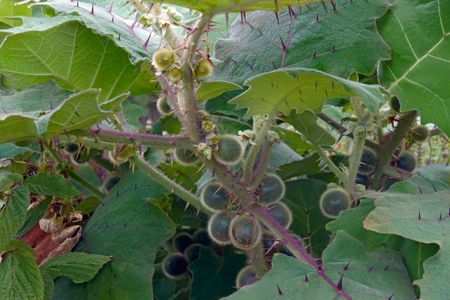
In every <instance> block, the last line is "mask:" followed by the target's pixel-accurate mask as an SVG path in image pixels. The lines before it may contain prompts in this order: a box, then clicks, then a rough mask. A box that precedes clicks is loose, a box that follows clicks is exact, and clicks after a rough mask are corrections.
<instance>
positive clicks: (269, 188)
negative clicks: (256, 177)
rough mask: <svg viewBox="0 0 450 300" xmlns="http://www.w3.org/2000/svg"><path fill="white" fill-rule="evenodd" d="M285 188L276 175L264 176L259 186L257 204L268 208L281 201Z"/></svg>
mask: <svg viewBox="0 0 450 300" xmlns="http://www.w3.org/2000/svg"><path fill="white" fill-rule="evenodd" d="M285 192H286V186H285V184H284V182H283V180H282V179H281V178H280V177H279V176H278V175H276V174H267V175H266V176H264V178H263V180H262V181H261V184H260V186H259V204H261V205H264V206H269V205H272V204H275V203H277V202H278V201H280V200H281V199H283V197H284V194H285Z"/></svg>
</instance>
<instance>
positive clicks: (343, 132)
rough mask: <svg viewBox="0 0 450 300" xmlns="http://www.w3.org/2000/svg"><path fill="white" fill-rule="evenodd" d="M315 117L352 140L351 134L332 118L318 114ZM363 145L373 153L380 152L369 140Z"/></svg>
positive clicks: (377, 146) (378, 147) (376, 145)
mask: <svg viewBox="0 0 450 300" xmlns="http://www.w3.org/2000/svg"><path fill="white" fill-rule="evenodd" d="M317 116H318V117H319V118H320V119H322V120H323V121H325V122H326V123H327V124H328V125H330V126H332V127H334V128H335V129H336V130H337V131H339V132H340V133H341V134H343V135H346V136H348V137H350V138H354V137H353V133H352V132H351V131H350V130H348V129H347V128H346V127H344V126H343V125H341V124H339V123H338V122H336V121H335V120H333V119H332V118H330V117H329V116H327V115H326V114H325V113H323V112H320V113H318V114H317ZM365 144H366V146H367V147H369V148H371V149H373V150H375V151H379V150H380V146H379V145H378V144H377V143H375V142H373V141H371V140H366V141H365Z"/></svg>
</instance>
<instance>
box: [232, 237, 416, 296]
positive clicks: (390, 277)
mask: <svg viewBox="0 0 450 300" xmlns="http://www.w3.org/2000/svg"><path fill="white" fill-rule="evenodd" d="M322 260H323V265H322V268H323V270H324V271H325V274H326V275H328V277H329V278H330V279H331V280H332V281H333V282H334V283H335V284H338V282H339V281H340V279H342V290H343V291H345V292H347V293H348V294H349V295H350V296H351V297H352V298H353V299H358V300H373V299H415V294H414V290H413V287H412V285H411V283H410V281H409V278H408V274H407V272H406V270H405V267H404V266H403V263H402V261H401V258H400V257H399V255H398V254H397V253H395V252H393V251H390V250H387V249H379V250H377V251H368V250H367V249H366V248H365V246H364V245H363V244H362V243H360V242H358V241H357V240H355V239H354V238H352V237H351V236H350V235H348V234H347V233H345V232H344V231H339V232H338V233H337V235H336V238H335V239H334V241H333V242H332V244H331V245H330V246H329V247H328V248H327V249H326V250H325V251H324V253H323V257H322ZM392 297H393V298H392ZM281 298H283V299H299V300H300V299H308V300H310V299H342V297H339V296H338V295H337V294H336V291H335V290H333V288H332V287H331V286H330V285H328V284H327V282H325V280H323V279H322V278H320V277H318V275H317V271H316V270H315V269H313V268H312V267H311V266H309V265H306V264H305V263H303V262H301V261H299V260H297V259H295V258H293V257H288V256H285V255H280V254H279V255H276V256H275V257H274V260H273V263H272V270H270V271H269V273H267V274H266V275H265V276H264V277H263V278H262V279H261V280H260V281H258V282H256V283H254V284H252V285H249V286H246V287H244V288H242V289H241V290H239V291H238V292H236V293H235V294H233V295H232V296H230V297H228V298H226V299H229V300H240V299H242V300H248V299H258V300H265V299H267V300H269V299H270V300H273V299H281Z"/></svg>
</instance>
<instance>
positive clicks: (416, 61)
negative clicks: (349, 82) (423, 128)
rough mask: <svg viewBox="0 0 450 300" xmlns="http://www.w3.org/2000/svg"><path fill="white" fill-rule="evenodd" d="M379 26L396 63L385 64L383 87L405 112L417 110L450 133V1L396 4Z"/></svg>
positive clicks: (417, 0)
mask: <svg viewBox="0 0 450 300" xmlns="http://www.w3.org/2000/svg"><path fill="white" fill-rule="evenodd" d="M378 28H379V31H380V34H381V35H382V36H383V38H384V40H385V41H386V42H387V43H388V44H389V46H390V47H391V48H392V60H391V61H387V62H384V63H382V64H381V73H380V80H381V82H382V84H383V85H385V86H386V87H388V88H389V89H390V90H391V91H392V92H393V93H396V94H397V96H398V99H399V101H400V105H401V110H402V111H408V110H413V109H416V110H418V111H419V112H420V115H421V119H422V122H424V123H434V124H436V125H437V126H439V127H440V128H441V129H442V130H443V131H444V132H445V133H446V134H447V135H449V134H450V122H449V121H448V120H450V86H449V85H448V84H446V83H445V80H444V78H447V77H448V74H449V73H450V2H449V1H442V0H434V1H427V0H411V1H410V0H398V1H396V4H395V6H394V8H393V9H392V10H391V11H389V13H388V14H387V15H386V16H385V17H384V18H383V19H382V20H381V21H380V22H379V24H378Z"/></svg>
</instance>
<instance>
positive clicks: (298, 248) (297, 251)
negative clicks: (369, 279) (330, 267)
mask: <svg viewBox="0 0 450 300" xmlns="http://www.w3.org/2000/svg"><path fill="white" fill-rule="evenodd" d="M249 211H250V212H251V213H252V214H253V215H254V216H255V217H257V218H258V219H259V220H260V221H261V223H263V224H264V225H265V226H266V227H267V228H269V229H270V230H271V231H272V232H273V233H274V234H275V236H276V237H277V238H278V239H279V240H280V241H282V242H283V243H284V244H285V245H286V247H287V248H288V249H289V250H290V251H291V252H292V254H293V255H294V256H295V257H296V258H298V259H299V260H301V261H303V262H305V263H306V264H308V265H310V266H311V267H313V268H314V269H315V270H316V274H317V275H318V276H320V277H322V279H324V280H325V281H326V282H327V283H328V284H329V285H330V286H331V287H332V288H333V289H334V290H335V292H336V293H337V294H338V295H339V296H341V297H343V298H344V299H347V300H351V299H352V298H351V297H350V295H349V294H348V293H347V292H345V291H344V290H342V289H340V288H339V287H338V286H337V285H336V284H335V283H334V282H333V281H332V280H331V279H330V277H328V275H326V274H325V270H323V268H322V266H321V265H319V264H318V263H317V262H316V260H315V259H314V258H313V257H312V256H311V255H310V254H309V253H308V252H307V251H306V249H305V248H304V247H303V246H302V245H301V244H300V242H299V241H298V240H297V239H295V238H294V237H292V236H291V235H290V234H289V232H288V230H287V229H286V228H284V227H283V226H281V225H280V224H279V223H278V222H277V221H276V220H275V219H274V218H273V217H272V216H271V215H270V214H269V212H268V210H267V208H265V207H261V206H257V205H253V206H251V207H249Z"/></svg>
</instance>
